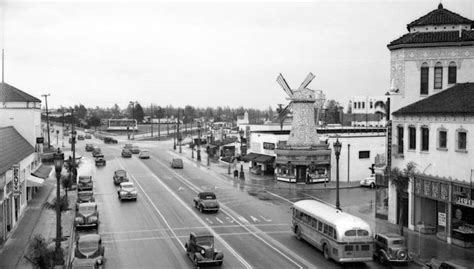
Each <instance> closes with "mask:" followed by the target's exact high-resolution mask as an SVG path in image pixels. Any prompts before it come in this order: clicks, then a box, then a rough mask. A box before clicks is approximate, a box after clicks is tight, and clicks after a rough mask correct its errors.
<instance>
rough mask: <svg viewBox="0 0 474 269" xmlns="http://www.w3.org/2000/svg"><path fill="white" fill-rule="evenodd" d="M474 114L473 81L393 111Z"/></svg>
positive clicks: (404, 112)
mask: <svg viewBox="0 0 474 269" xmlns="http://www.w3.org/2000/svg"><path fill="white" fill-rule="evenodd" d="M433 114H435V115H436V114H437V115H466V114H471V115H474V83H461V84H456V85H454V86H453V87H451V88H449V89H446V90H443V91H441V92H439V93H437V94H434V95H432V96H429V97H426V98H425V99H423V100H420V101H418V102H416V103H413V104H410V105H408V106H406V107H403V108H401V109H399V110H397V111H395V112H394V113H393V115H395V116H403V115H433Z"/></svg>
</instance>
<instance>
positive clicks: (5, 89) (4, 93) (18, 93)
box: [0, 82, 41, 102]
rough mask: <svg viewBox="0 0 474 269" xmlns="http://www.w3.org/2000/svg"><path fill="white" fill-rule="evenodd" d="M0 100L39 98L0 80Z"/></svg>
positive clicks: (19, 100)
mask: <svg viewBox="0 0 474 269" xmlns="http://www.w3.org/2000/svg"><path fill="white" fill-rule="evenodd" d="M0 102H41V100H40V99H38V98H36V97H34V96H31V95H29V94H27V93H26V92H24V91H22V90H19V89H17V88H15V87H13V86H11V85H9V84H7V83H4V82H0Z"/></svg>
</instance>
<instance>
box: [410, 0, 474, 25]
mask: <svg viewBox="0 0 474 269" xmlns="http://www.w3.org/2000/svg"><path fill="white" fill-rule="evenodd" d="M443 24H470V25H471V27H472V25H473V24H474V21H471V20H470V19H467V18H464V17H463V16H461V15H459V14H457V13H454V12H452V11H449V10H447V9H445V8H444V7H443V5H442V4H439V5H438V8H437V9H435V10H433V11H431V12H430V13H428V14H426V15H424V16H422V17H420V18H418V19H417V20H414V21H412V22H411V23H409V24H408V25H407V29H408V31H410V28H411V27H414V26H424V25H443Z"/></svg>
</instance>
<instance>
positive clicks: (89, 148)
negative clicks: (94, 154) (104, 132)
mask: <svg viewBox="0 0 474 269" xmlns="http://www.w3.org/2000/svg"><path fill="white" fill-rule="evenodd" d="M93 150H94V145H92V144H86V151H93Z"/></svg>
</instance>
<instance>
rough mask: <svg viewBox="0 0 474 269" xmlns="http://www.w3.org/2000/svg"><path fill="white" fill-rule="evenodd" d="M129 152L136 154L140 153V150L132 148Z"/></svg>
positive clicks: (136, 147) (135, 147)
mask: <svg viewBox="0 0 474 269" xmlns="http://www.w3.org/2000/svg"><path fill="white" fill-rule="evenodd" d="M130 151H131V152H132V153H133V154H138V153H140V148H138V146H133V147H132V149H130Z"/></svg>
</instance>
